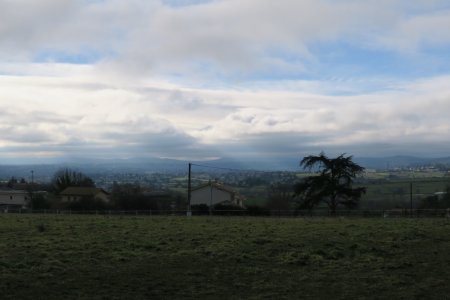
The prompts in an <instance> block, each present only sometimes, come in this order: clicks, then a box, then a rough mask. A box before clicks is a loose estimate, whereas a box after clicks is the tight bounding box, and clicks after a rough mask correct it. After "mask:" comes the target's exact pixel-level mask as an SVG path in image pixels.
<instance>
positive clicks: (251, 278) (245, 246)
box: [0, 214, 450, 299]
mask: <svg viewBox="0 0 450 300" xmlns="http://www.w3.org/2000/svg"><path fill="white" fill-rule="evenodd" d="M449 266H450V220H447V219H381V218H379V219H378V218H377V219H340V218H328V219H325V218H324V219H322V218H313V219H308V218H305V219H303V218H296V219H277V218H238V217H234V218H232V217H230V218H227V217H192V218H186V217H118V216H116V217H105V216H74V215H66V216H61V215H60V216H58V215H12V214H9V215H8V214H3V215H1V214H0V298H2V299H264V298H266V299H271V298H278V299H301V298H315V299H425V298H426V299H444V298H446V297H448V295H450V284H449V280H450V268H449Z"/></svg>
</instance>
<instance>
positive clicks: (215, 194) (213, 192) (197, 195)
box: [191, 182, 243, 207]
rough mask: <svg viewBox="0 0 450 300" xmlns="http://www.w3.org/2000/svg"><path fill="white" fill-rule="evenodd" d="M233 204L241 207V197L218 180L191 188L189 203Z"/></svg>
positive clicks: (209, 204)
mask: <svg viewBox="0 0 450 300" xmlns="http://www.w3.org/2000/svg"><path fill="white" fill-rule="evenodd" d="M199 204H206V205H208V206H213V205H216V204H233V205H238V206H241V207H243V197H242V196H240V195H239V194H238V193H237V192H236V191H234V190H232V189H231V188H229V187H226V186H224V185H223V184H221V183H218V182H208V183H207V184H204V185H201V186H198V187H196V188H194V189H192V190H191V205H199Z"/></svg>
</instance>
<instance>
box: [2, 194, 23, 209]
mask: <svg viewBox="0 0 450 300" xmlns="http://www.w3.org/2000/svg"><path fill="white" fill-rule="evenodd" d="M27 200H28V193H27V192H25V191H0V204H3V205H5V204H6V205H21V206H25V205H26V203H27Z"/></svg>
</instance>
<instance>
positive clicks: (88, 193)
mask: <svg viewBox="0 0 450 300" xmlns="http://www.w3.org/2000/svg"><path fill="white" fill-rule="evenodd" d="M60 196H61V199H62V201H65V202H70V201H78V200H80V199H82V198H93V199H100V200H102V201H104V202H109V193H108V192H106V191H105V190H103V189H101V188H94V187H79V186H73V187H68V188H66V189H65V190H63V191H62V192H61V193H60Z"/></svg>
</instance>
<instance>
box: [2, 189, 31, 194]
mask: <svg viewBox="0 0 450 300" xmlns="http://www.w3.org/2000/svg"><path fill="white" fill-rule="evenodd" d="M0 194H1V195H12V194H28V192H27V191H24V190H13V189H0Z"/></svg>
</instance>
